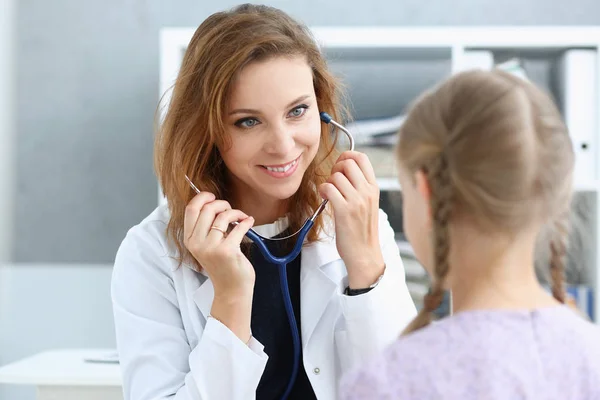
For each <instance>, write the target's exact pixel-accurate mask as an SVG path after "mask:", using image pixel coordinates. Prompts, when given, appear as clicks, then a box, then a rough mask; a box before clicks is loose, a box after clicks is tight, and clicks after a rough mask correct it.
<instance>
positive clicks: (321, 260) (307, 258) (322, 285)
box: [300, 237, 345, 348]
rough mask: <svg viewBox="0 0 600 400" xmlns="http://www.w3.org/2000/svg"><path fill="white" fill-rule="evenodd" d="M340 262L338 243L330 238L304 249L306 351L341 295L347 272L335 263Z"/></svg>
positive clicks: (302, 288) (302, 302) (302, 303)
mask: <svg viewBox="0 0 600 400" xmlns="http://www.w3.org/2000/svg"><path fill="white" fill-rule="evenodd" d="M336 260H340V255H339V253H338V252H337V249H336V246H335V240H334V239H332V238H329V237H327V238H322V241H318V242H314V243H312V244H310V245H306V246H305V247H304V248H303V249H302V258H301V260H300V264H301V265H300V268H301V270H300V279H301V283H300V307H301V308H300V312H301V317H302V326H301V329H302V344H303V347H304V348H306V346H307V343H308V342H309V340H310V338H311V336H312V334H313V332H314V330H315V327H316V326H317V323H318V322H319V320H320V319H321V317H322V315H323V313H324V312H325V309H326V308H327V305H328V304H329V303H330V301H331V298H332V297H333V296H335V294H336V293H338V291H341V286H342V282H343V278H344V275H345V268H343V266H342V265H339V263H333V262H334V261H336ZM329 267H331V268H329ZM340 293H341V292H340Z"/></svg>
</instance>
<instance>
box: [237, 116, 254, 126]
mask: <svg viewBox="0 0 600 400" xmlns="http://www.w3.org/2000/svg"><path fill="white" fill-rule="evenodd" d="M235 125H236V126H237V127H240V128H252V127H254V126H256V125H258V120H257V119H256V118H243V119H241V120H239V121H237V122H236V123H235Z"/></svg>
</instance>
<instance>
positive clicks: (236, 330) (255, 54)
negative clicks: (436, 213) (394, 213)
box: [112, 5, 416, 400]
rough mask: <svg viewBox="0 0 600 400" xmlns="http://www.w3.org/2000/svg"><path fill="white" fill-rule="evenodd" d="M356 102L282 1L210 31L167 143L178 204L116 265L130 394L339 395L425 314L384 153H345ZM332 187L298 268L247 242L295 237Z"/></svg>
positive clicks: (185, 69) (128, 244) (139, 231)
mask: <svg viewBox="0 0 600 400" xmlns="http://www.w3.org/2000/svg"><path fill="white" fill-rule="evenodd" d="M340 97H341V94H340V91H339V86H338V82H337V81H336V80H335V79H334V77H333V76H332V75H331V73H330V72H329V71H328V69H327V65H326V63H325V60H324V58H323V56H322V55H321V52H320V51H319V48H318V47H317V45H316V44H315V41H314V39H313V38H312V36H311V35H310V32H309V30H308V29H307V28H306V27H305V26H304V25H302V24H300V23H298V22H297V21H295V20H293V19H291V18H290V17H289V16H288V15H286V14H285V13H283V12H282V11H280V10H277V9H274V8H271V7H265V6H257V5H241V6H239V7H236V8H235V9H233V10H230V11H225V12H220V13H216V14H214V15H212V16H210V17H209V18H208V19H207V20H206V21H204V22H203V23H202V24H201V25H200V27H199V28H198V29H197V31H196V33H195V34H194V37H193V38H192V40H191V42H190V44H189V46H188V49H187V52H186V54H185V56H184V60H183V63H182V66H181V69H180V73H179V76H178V78H177V80H176V83H175V86H174V88H173V92H172V98H171V102H170V105H169V109H168V111H167V113H166V115H165V119H164V122H163V124H162V126H161V127H160V130H159V132H158V135H157V139H156V148H155V154H156V170H157V174H158V177H159V180H160V184H161V187H162V188H163V189H164V192H165V196H166V198H167V201H168V203H167V204H168V206H167V205H165V206H160V207H158V208H157V209H156V210H155V211H154V212H153V213H152V214H151V215H150V216H148V217H147V218H146V219H145V220H144V221H142V222H141V223H140V224H138V225H136V226H135V227H133V228H132V229H131V230H130V231H129V233H128V234H127V237H126V238H125V239H124V240H123V243H122V244H121V246H120V248H119V251H118V253H117V257H116V260H115V268H114V275H113V282H112V296H113V304H114V313H115V327H116V333H117V346H118V349H119V357H120V362H121V368H122V372H123V387H124V394H125V398H126V399H136V400H140V399H162V398H171V397H172V396H177V398H178V399H204V400H206V399H234V400H236V399H243V400H247V399H254V398H256V399H261V400H262V399H282V398H283V399H286V398H301V399H315V398H318V399H325V400H327V399H332V400H333V399H335V398H336V397H337V385H338V381H339V379H340V377H341V374H342V373H343V372H344V371H346V370H348V369H350V368H352V367H354V366H355V365H357V364H358V363H360V362H361V361H363V360H365V359H367V358H369V357H371V356H373V355H375V354H376V353H377V352H378V351H380V350H382V349H383V348H384V347H386V346H387V345H389V344H390V343H392V342H393V341H394V340H395V338H396V337H397V336H398V335H399V334H400V332H401V331H402V329H403V328H404V327H405V326H406V325H407V323H408V321H409V320H410V319H411V318H412V317H413V316H414V315H416V310H415V307H414V304H413V302H412V300H411V298H410V295H409V293H408V290H407V288H406V284H405V280H404V268H403V265H402V261H401V259H400V256H399V251H398V248H397V246H396V242H395V240H394V231H393V229H392V228H391V227H390V224H389V222H388V220H387V217H386V215H385V214H384V213H383V212H382V211H381V210H379V189H378V186H377V182H376V179H375V175H374V173H373V168H372V166H371V163H370V162H369V160H368V158H367V157H366V156H365V155H364V154H361V153H357V152H354V151H348V152H344V153H342V154H341V155H338V154H337V151H336V150H335V147H334V141H333V138H332V137H331V134H330V130H329V128H328V125H327V124H325V123H322V122H321V120H320V112H326V113H328V114H330V115H331V116H332V117H333V118H334V119H338V120H342V119H341V118H342V116H343V112H342V110H341V107H340V102H339V98H340ZM186 176H188V177H189V179H190V181H191V182H193V183H194V184H195V185H196V186H197V187H198V189H199V190H198V191H199V193H196V192H195V191H194V190H193V189H192V187H191V186H190V185H188V182H187V181H186V179H185V177H186ZM324 199H326V200H328V209H327V211H326V212H324V213H322V214H321V215H320V217H318V218H317V219H316V221H315V226H314V227H313V229H312V230H311V231H310V234H309V235H308V237H307V239H306V241H304V242H303V246H302V250H301V252H300V254H299V255H298V256H297V257H296V258H295V259H294V260H293V261H291V262H290V263H288V264H287V266H286V267H282V268H277V267H276V266H274V265H273V264H270V263H269V262H267V261H266V260H265V259H264V258H263V256H262V254H261V253H260V252H259V250H258V248H257V246H256V245H255V244H254V243H249V244H248V246H247V248H246V247H244V249H245V251H244V252H242V248H241V247H242V246H241V244H242V241H243V239H244V235H245V234H246V233H247V232H248V230H249V229H250V228H253V229H254V230H255V231H256V232H257V233H258V234H260V235H262V236H264V237H268V238H272V237H276V236H277V237H280V238H283V237H285V236H287V235H288V234H289V233H292V232H295V231H297V230H298V228H299V227H300V226H301V225H302V224H303V223H304V221H305V220H306V219H307V218H308V217H310V216H311V215H312V214H313V212H314V211H315V210H317V208H318V207H319V206H320V204H321V202H322V201H323V200H324ZM236 222H237V223H238V224H237V225H235V227H233V228H232V229H230V227H231V226H232V224H233V223H236ZM295 239H296V238H295V237H291V238H290V239H289V240H287V239H284V240H279V241H274V242H272V243H270V244H269V245H268V246H269V250H270V251H271V253H273V254H274V255H275V256H279V255H281V253H283V252H287V251H286V250H287V248H288V246H289V245H290V244H292V245H293V243H295ZM280 270H283V271H285V273H283V272H282V273H281V274H280V273H279V271H280ZM280 285H281V286H280ZM282 289H283V290H282ZM282 292H285V295H286V301H284V297H283V294H282ZM288 292H289V298H288V297H287V293H288ZM290 304H291V307H290ZM286 307H287V308H286ZM289 308H292V309H293V316H291V315H292V313H288V311H289ZM288 315H290V318H289V319H288ZM294 319H295V321H294ZM294 324H295V325H296V326H297V327H298V333H299V334H300V336H301V337H300V338H298V337H297V336H296V334H295V333H296V330H295V329H292V331H294V336H292V335H291V334H290V326H293V325H294ZM298 343H301V344H302V346H301V349H300V351H299V353H300V356H298V347H299V346H295V345H294V344H298Z"/></svg>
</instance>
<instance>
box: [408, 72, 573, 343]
mask: <svg viewBox="0 0 600 400" xmlns="http://www.w3.org/2000/svg"><path fill="white" fill-rule="evenodd" d="M396 155H397V158H398V160H399V164H400V165H401V166H402V167H403V168H404V169H405V170H406V171H407V172H408V173H410V174H411V176H413V174H414V173H416V172H417V171H419V170H421V171H423V172H424V173H425V174H426V176H427V179H428V183H429V185H430V188H431V200H430V205H431V212H432V215H433V249H434V257H433V260H434V267H433V273H432V286H431V289H430V291H429V293H428V294H427V295H426V298H425V301H424V307H423V308H422V309H421V311H420V312H419V314H418V315H417V317H416V318H415V319H414V320H413V321H412V323H411V324H409V326H408V327H407V328H406V330H405V332H404V333H405V334H406V333H410V332H413V331H415V330H417V329H420V328H422V327H424V326H426V325H428V324H429V323H430V321H431V319H432V312H433V311H434V310H435V309H437V308H438V307H439V306H440V304H441V302H442V300H443V293H444V281H445V278H446V276H447V274H448V271H449V269H450V267H451V266H450V265H449V263H448V254H449V249H450V243H449V224H450V223H451V221H452V219H453V218H455V217H456V216H457V215H459V214H460V213H461V212H463V211H464V212H465V214H467V213H468V214H469V216H471V217H472V218H473V220H474V221H475V222H476V223H477V224H478V226H479V227H480V228H481V229H482V230H484V231H487V232H498V231H501V232H504V233H515V232H518V231H519V230H521V229H523V228H525V227H527V226H528V225H529V224H532V223H535V222H538V221H542V222H546V223H547V224H548V225H550V226H551V227H552V228H553V229H552V235H551V240H550V250H551V257H550V272H551V278H552V293H553V295H554V297H555V298H556V299H557V300H559V301H560V302H564V300H565V286H564V278H563V276H564V263H565V261H564V258H565V253H566V246H567V235H568V216H569V207H570V202H571V196H572V175H573V167H574V152H573V146H572V143H571V139H570V137H569V133H568V131H567V128H566V126H565V124H564V122H563V120H562V118H561V115H560V112H559V110H558V109H557V107H556V106H555V104H554V102H553V101H552V100H551V98H550V96H549V95H547V94H546V93H545V92H543V91H542V90H541V89H539V88H538V87H536V86H535V85H533V84H531V83H529V82H527V81H525V80H523V79H520V78H517V77H515V76H513V75H510V74H508V73H506V72H503V71H500V70H493V71H491V72H485V71H478V70H474V71H466V72H462V73H459V74H456V75H454V76H453V77H451V78H450V79H448V80H447V81H445V82H444V83H442V84H441V85H440V86H438V87H437V88H435V89H434V90H432V91H429V92H427V93H425V94H424V95H423V96H422V97H420V98H419V99H418V100H417V101H416V102H415V104H414V105H412V107H411V108H410V111H409V114H408V117H407V119H406V121H405V123H404V124H403V126H402V128H401V129H400V132H399V141H398V145H397V150H396Z"/></svg>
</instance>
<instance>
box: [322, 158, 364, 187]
mask: <svg viewBox="0 0 600 400" xmlns="http://www.w3.org/2000/svg"><path fill="white" fill-rule="evenodd" d="M331 173H332V175H335V174H336V173H342V174H344V175H345V176H346V178H347V179H348V181H350V183H351V184H352V186H354V188H356V190H358V191H359V192H360V191H361V190H363V189H364V188H365V187H366V186H367V185H369V182H368V181H367V178H366V177H365V175H364V173H363V172H362V170H361V169H360V167H359V166H358V164H357V163H356V161H354V160H353V159H347V160H343V161H340V162H338V163H336V164H335V165H334V166H333V168H332V170H331ZM342 194H344V193H343V192H342ZM344 196H345V194H344Z"/></svg>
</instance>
